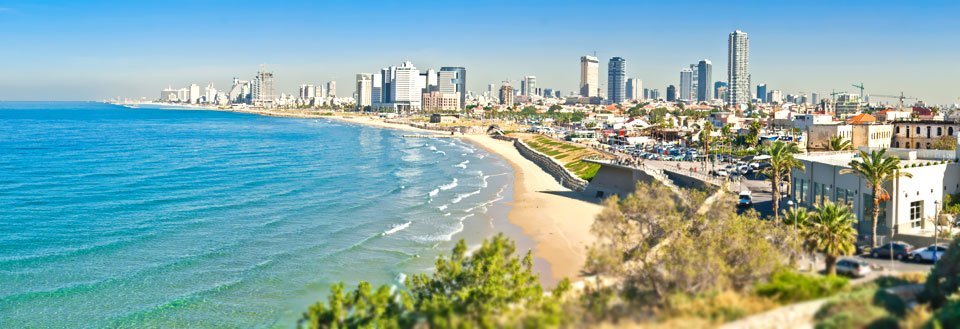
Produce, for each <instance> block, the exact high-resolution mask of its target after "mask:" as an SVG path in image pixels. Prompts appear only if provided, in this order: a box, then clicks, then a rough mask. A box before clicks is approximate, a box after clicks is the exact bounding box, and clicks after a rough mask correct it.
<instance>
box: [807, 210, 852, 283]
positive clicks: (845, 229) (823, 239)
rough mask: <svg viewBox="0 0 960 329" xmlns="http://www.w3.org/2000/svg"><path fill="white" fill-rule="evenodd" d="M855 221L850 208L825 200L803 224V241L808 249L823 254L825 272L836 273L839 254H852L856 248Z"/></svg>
mask: <svg viewBox="0 0 960 329" xmlns="http://www.w3.org/2000/svg"><path fill="white" fill-rule="evenodd" d="M855 222H856V221H855V220H854V217H853V214H852V213H850V209H848V208H847V207H846V206H843V205H837V204H835V203H833V202H829V201H827V202H826V203H824V204H822V205H821V206H819V207H817V211H816V215H814V216H813V218H811V220H810V221H809V222H808V223H807V225H806V226H804V228H803V235H804V239H803V240H804V243H805V245H807V246H808V247H809V248H810V249H812V250H814V251H817V252H821V253H823V254H824V256H825V257H826V260H825V262H826V265H827V274H829V275H835V274H837V260H838V259H839V258H840V256H844V255H850V254H853V252H854V250H856V246H855V245H854V243H856V241H857V231H856V230H855V229H854V228H853V224H854V223H855Z"/></svg>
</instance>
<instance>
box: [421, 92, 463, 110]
mask: <svg viewBox="0 0 960 329" xmlns="http://www.w3.org/2000/svg"><path fill="white" fill-rule="evenodd" d="M422 106H423V109H424V110H425V111H458V110H460V93H458V92H454V93H445V92H441V91H431V92H426V93H423V105H422Z"/></svg>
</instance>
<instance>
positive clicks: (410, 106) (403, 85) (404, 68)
mask: <svg viewBox="0 0 960 329" xmlns="http://www.w3.org/2000/svg"><path fill="white" fill-rule="evenodd" d="M419 78H420V70H417V67H416V66H413V63H411V62H410V61H405V62H403V64H401V65H400V66H398V67H397V68H396V70H395V72H394V77H393V80H392V81H391V82H390V95H391V97H393V99H392V102H391V103H393V104H394V108H395V109H396V110H397V112H398V113H412V112H415V111H419V110H420V102H421V99H422V97H423V96H422V93H423V90H422V88H423V86H420V85H419V83H418V82H417V80H419Z"/></svg>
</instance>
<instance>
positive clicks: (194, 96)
mask: <svg viewBox="0 0 960 329" xmlns="http://www.w3.org/2000/svg"><path fill="white" fill-rule="evenodd" d="M200 96H201V95H200V86H198V85H197V84H196V83H193V84H190V96H189V98H188V99H189V100H190V104H198V103H200Z"/></svg>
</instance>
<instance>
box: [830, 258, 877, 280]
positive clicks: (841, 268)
mask: <svg viewBox="0 0 960 329" xmlns="http://www.w3.org/2000/svg"><path fill="white" fill-rule="evenodd" d="M871 271H872V270H871V269H870V263H867V262H865V261H862V260H859V259H854V258H841V259H840V260H839V261H837V274H843V275H849V276H852V277H855V278H862V277H864V276H866V275H867V274H870V272H871Z"/></svg>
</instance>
